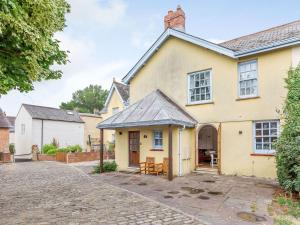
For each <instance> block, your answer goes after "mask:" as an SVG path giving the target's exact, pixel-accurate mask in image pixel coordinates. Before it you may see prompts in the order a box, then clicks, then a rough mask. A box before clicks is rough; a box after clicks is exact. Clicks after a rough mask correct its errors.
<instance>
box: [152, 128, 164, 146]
mask: <svg viewBox="0 0 300 225" xmlns="http://www.w3.org/2000/svg"><path fill="white" fill-rule="evenodd" d="M162 148H163V132H162V131H161V130H155V131H153V149H162Z"/></svg>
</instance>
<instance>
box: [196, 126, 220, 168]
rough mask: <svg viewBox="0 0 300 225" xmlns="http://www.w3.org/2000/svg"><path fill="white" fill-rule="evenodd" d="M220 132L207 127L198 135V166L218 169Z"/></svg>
mask: <svg viewBox="0 0 300 225" xmlns="http://www.w3.org/2000/svg"><path fill="white" fill-rule="evenodd" d="M217 164H218V131H217V129H216V128H215V127H213V126H211V125H206V126H204V127H202V128H201V129H200V130H199V133H198V166H199V167H217V166H218V165H217Z"/></svg>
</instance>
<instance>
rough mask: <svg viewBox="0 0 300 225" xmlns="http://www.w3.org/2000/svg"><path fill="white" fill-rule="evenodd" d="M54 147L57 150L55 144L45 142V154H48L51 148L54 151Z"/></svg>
mask: <svg viewBox="0 0 300 225" xmlns="http://www.w3.org/2000/svg"><path fill="white" fill-rule="evenodd" d="M53 149H54V150H57V148H56V147H55V146H54V145H53V144H45V145H44V146H43V148H42V150H43V153H44V154H48V152H49V151H50V150H52V152H53Z"/></svg>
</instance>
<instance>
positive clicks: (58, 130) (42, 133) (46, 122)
mask: <svg viewBox="0 0 300 225" xmlns="http://www.w3.org/2000/svg"><path fill="white" fill-rule="evenodd" d="M53 138H55V139H56V140H57V141H58V143H59V147H66V146H68V145H77V144H78V145H80V146H81V147H83V146H84V143H83V142H84V122H83V121H82V120H81V118H80V116H79V114H78V113H77V112H75V111H68V110H62V109H57V108H50V107H45V106H37V105H28V104H22V106H21V108H20V110H19V112H18V115H17V117H16V120H15V147H16V153H15V155H16V156H17V157H18V156H19V157H26V158H27V157H28V158H31V157H32V155H31V151H32V146H33V145H37V146H38V148H39V149H40V150H41V149H42V146H43V145H45V144H50V143H52V140H53Z"/></svg>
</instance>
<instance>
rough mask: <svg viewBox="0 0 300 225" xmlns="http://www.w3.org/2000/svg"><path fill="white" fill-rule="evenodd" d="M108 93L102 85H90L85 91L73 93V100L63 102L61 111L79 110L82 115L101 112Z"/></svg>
mask: <svg viewBox="0 0 300 225" xmlns="http://www.w3.org/2000/svg"><path fill="white" fill-rule="evenodd" d="M107 95H108V91H107V90H104V89H102V87H101V86H100V85H90V86H88V87H86V88H84V89H83V90H78V91H76V92H74V93H73V96H72V100H71V101H69V102H66V103H65V102H62V103H61V105H60V108H61V109H68V110H77V111H79V112H82V113H94V110H95V109H96V110H101V109H102V108H103V106H104V103H105V100H106V97H107Z"/></svg>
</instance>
